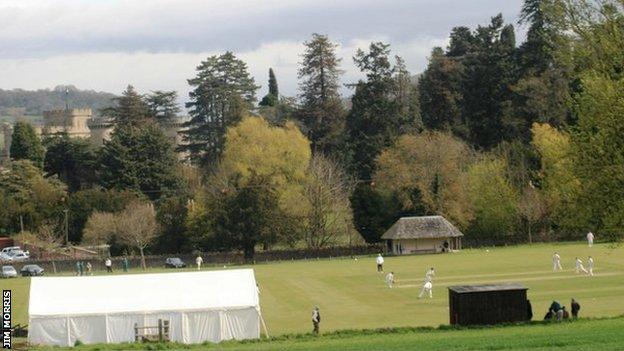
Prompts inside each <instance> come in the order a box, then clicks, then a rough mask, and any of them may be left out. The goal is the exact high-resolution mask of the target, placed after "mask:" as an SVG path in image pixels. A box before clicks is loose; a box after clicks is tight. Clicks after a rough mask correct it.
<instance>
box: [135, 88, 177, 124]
mask: <svg viewBox="0 0 624 351" xmlns="http://www.w3.org/2000/svg"><path fill="white" fill-rule="evenodd" d="M144 100H145V104H146V105H147V112H148V116H149V117H150V118H153V119H154V120H156V121H157V122H158V123H159V124H161V125H163V124H166V123H171V122H173V121H175V120H176V119H177V118H178V113H180V106H179V105H178V101H177V100H178V93H177V92H175V91H161V90H156V91H154V92H152V93H150V94H147V95H145V97H144Z"/></svg>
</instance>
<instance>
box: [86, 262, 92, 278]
mask: <svg viewBox="0 0 624 351" xmlns="http://www.w3.org/2000/svg"><path fill="white" fill-rule="evenodd" d="M85 267H86V268H87V275H91V269H92V268H93V267H92V266H91V262H87V264H86V265H85Z"/></svg>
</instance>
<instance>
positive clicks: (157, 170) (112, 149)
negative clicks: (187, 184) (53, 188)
mask: <svg viewBox="0 0 624 351" xmlns="http://www.w3.org/2000/svg"><path fill="white" fill-rule="evenodd" d="M177 165H178V160H177V157H176V154H175V152H174V150H173V145H172V144H171V142H170V140H169V139H168V138H167V136H165V134H164V133H163V131H162V130H161V128H160V127H159V126H158V125H157V124H156V123H154V122H151V121H146V122H145V123H143V124H142V125H140V126H137V125H132V124H125V125H123V127H122V128H119V127H118V128H115V130H114V131H113V133H112V134H111V139H110V140H109V141H106V142H105V143H104V146H103V148H102V151H101V154H100V183H101V185H102V186H104V187H105V188H109V189H110V188H115V189H119V190H134V191H137V192H142V193H144V194H145V195H146V196H147V197H149V198H150V199H152V200H155V199H158V198H160V197H161V196H163V195H166V194H167V193H168V192H175V191H176V189H177V188H178V186H179V177H178V175H177V173H176V169H177Z"/></svg>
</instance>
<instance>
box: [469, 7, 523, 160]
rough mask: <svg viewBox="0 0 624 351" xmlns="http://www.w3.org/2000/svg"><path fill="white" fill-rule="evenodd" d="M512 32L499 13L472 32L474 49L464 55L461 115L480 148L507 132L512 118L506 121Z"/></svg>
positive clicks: (513, 68) (512, 70)
mask: <svg viewBox="0 0 624 351" xmlns="http://www.w3.org/2000/svg"><path fill="white" fill-rule="evenodd" d="M514 55H515V36H514V29H513V26H511V25H504V23H503V17H502V15H500V14H499V15H498V16H495V17H493V18H492V21H491V23H490V25H488V26H485V27H484V26H479V27H478V28H477V30H476V32H475V50H474V52H473V53H470V54H469V55H467V57H466V58H465V59H464V61H463V64H464V70H465V71H464V72H465V76H464V79H462V81H463V84H462V91H463V94H462V98H463V109H462V110H463V111H462V118H463V119H464V120H465V121H466V124H467V126H468V129H469V134H470V136H469V138H470V141H471V142H472V143H473V144H474V145H476V146H477V147H480V148H491V147H493V146H495V145H497V144H498V143H499V142H500V141H501V140H504V139H505V138H506V137H508V136H509V134H510V133H509V129H512V128H511V126H513V125H514V123H516V121H515V120H512V121H505V120H504V119H505V117H506V112H507V111H506V107H507V106H508V105H509V103H510V99H511V90H510V85H511V83H513V82H514V81H515V80H514V77H515V72H516V65H515V60H514V57H515V56H514Z"/></svg>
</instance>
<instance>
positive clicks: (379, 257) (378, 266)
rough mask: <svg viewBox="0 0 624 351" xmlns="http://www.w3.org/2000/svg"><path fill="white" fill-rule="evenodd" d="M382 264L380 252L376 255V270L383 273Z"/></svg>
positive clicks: (382, 259)
mask: <svg viewBox="0 0 624 351" xmlns="http://www.w3.org/2000/svg"><path fill="white" fill-rule="evenodd" d="M383 264H384V258H383V257H381V254H379V255H377V272H381V273H383Z"/></svg>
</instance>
